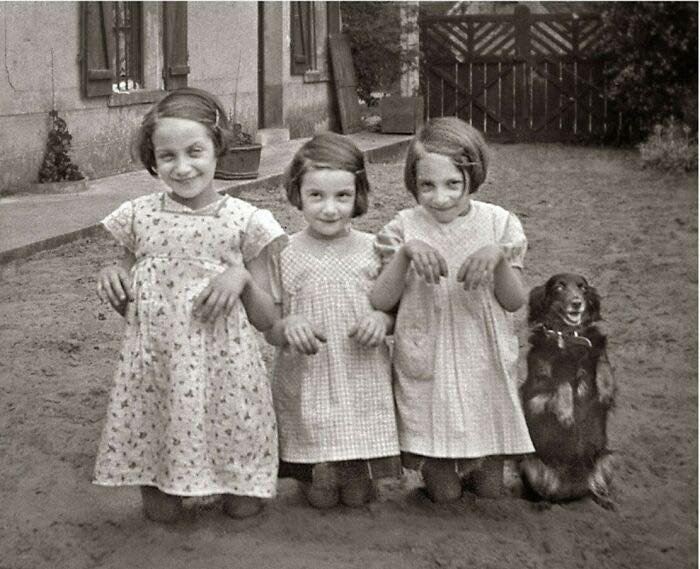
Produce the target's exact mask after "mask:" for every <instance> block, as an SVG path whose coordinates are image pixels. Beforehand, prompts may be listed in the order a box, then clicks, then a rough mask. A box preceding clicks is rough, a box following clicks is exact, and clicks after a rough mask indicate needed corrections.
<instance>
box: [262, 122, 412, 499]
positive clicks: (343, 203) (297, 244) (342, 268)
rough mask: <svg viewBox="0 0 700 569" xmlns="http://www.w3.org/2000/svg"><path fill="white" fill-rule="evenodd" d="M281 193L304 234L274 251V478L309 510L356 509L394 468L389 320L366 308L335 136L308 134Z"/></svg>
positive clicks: (357, 210) (363, 243) (347, 163)
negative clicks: (290, 486) (286, 479)
mask: <svg viewBox="0 0 700 569" xmlns="http://www.w3.org/2000/svg"><path fill="white" fill-rule="evenodd" d="M285 188H286V191H287V197H288V198H289V201H290V203H291V204H292V205H294V206H296V207H297V208H299V209H300V210H301V211H302V213H303V215H304V219H305V220H306V222H307V226H306V228H305V229H304V230H302V231H300V232H299V233H296V234H295V235H293V236H291V237H290V241H289V245H288V246H287V247H286V248H285V249H284V250H282V251H281V253H280V255H279V258H278V260H277V261H278V262H277V278H276V279H275V282H274V283H273V287H272V290H273V296H274V297H275V300H276V301H277V302H278V303H279V304H280V308H281V316H282V318H281V319H280V320H279V321H278V322H277V323H276V324H275V325H274V327H273V328H272V329H271V331H270V332H269V333H268V334H267V338H268V340H269V341H270V342H271V343H272V344H275V345H277V346H279V347H280V348H279V350H278V354H277V359H276V363H275V370H274V377H273V399H274V402H275V411H276V413H277V421H278V424H279V433H280V458H281V464H280V476H284V475H289V476H293V477H295V478H297V479H299V480H300V481H301V482H302V490H303V492H304V494H305V495H306V498H307V499H308V501H309V503H310V504H312V505H313V506H315V507H318V508H327V507H332V506H335V505H336V504H338V502H339V501H340V502H342V503H344V504H346V505H348V506H361V505H362V504H364V503H366V502H367V501H368V500H369V499H370V498H371V497H372V495H373V493H374V485H373V482H372V481H373V480H374V479H378V478H380V477H383V476H389V475H392V476H394V475H399V474H400V472H401V470H400V459H399V447H398V439H397V433H396V420H395V416H394V401H393V396H392V390H391V367H390V360H389V353H388V349H387V345H386V344H385V342H384V337H385V334H386V333H387V331H389V330H390V329H391V327H392V325H393V318H392V317H390V316H389V315H387V314H385V313H383V312H380V311H377V310H373V309H372V307H371V306H370V303H369V300H368V293H369V290H370V288H371V287H372V283H373V281H374V279H375V278H376V277H377V275H378V274H379V269H380V259H379V256H378V255H377V253H376V252H375V251H374V247H373V242H374V237H373V236H372V235H370V234H368V233H363V232H360V231H357V230H355V229H353V227H352V223H351V219H352V218H353V217H356V216H358V215H361V214H363V213H364V212H365V211H366V210H367V201H368V197H367V194H368V191H369V184H368V182H367V175H366V173H365V166H364V158H363V156H362V153H361V152H360V151H359V150H358V149H357V147H355V145H354V144H353V143H352V142H351V141H349V140H348V139H346V138H345V137H343V136H341V135H338V134H333V133H325V134H320V135H317V136H315V137H314V138H313V139H311V140H310V141H309V142H307V143H306V144H305V145H304V146H303V147H302V148H301V149H300V150H299V151H298V152H297V154H296V155H295V157H294V159H293V160H292V163H291V164H290V166H289V168H288V170H287V173H286V183H285Z"/></svg>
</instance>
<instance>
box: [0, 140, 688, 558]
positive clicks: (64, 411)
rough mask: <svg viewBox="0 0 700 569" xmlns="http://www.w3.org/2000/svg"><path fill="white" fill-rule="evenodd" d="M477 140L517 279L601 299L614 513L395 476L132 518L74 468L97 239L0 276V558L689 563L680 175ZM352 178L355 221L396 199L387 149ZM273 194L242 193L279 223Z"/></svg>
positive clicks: (89, 459)
mask: <svg viewBox="0 0 700 569" xmlns="http://www.w3.org/2000/svg"><path fill="white" fill-rule="evenodd" d="M492 150H493V162H492V170H491V173H490V176H489V182H488V184H487V185H486V186H484V187H483V189H482V190H480V192H479V194H477V197H478V198H479V199H483V200H487V201H493V202H495V203H498V204H501V205H503V206H504V207H506V208H509V209H511V210H512V211H514V212H516V213H517V214H518V215H519V217H520V219H521V220H522V221H523V224H524V227H525V231H526V233H527V235H528V237H529V241H530V250H529V253H528V256H527V266H526V278H527V282H528V285H530V286H534V285H536V284H539V283H541V282H543V281H544V280H545V279H546V278H547V277H548V276H549V275H550V274H552V273H554V272H560V271H577V272H581V273H583V274H584V275H585V276H587V277H588V279H589V281H590V282H591V284H593V285H595V286H597V287H598V289H599V290H600V291H601V292H602V294H603V309H604V315H605V317H606V319H607V326H608V329H609V331H610V342H611V353H610V356H611V360H612V362H613V365H614V367H615V370H616V375H617V378H618V381H619V384H620V392H619V400H618V406H617V409H616V411H615V413H614V415H613V417H612V420H611V426H610V432H609V436H610V441H611V446H612V447H613V448H614V449H616V451H617V456H618V467H617V472H616V494H615V500H616V503H617V509H616V510H615V511H608V510H604V509H602V508H600V507H599V506H598V505H596V504H595V503H593V502H591V501H588V500H586V501H580V502H575V503H570V504H566V505H547V504H534V503H530V502H527V501H525V500H522V499H519V498H515V497H507V498H503V499H499V500H494V499H477V498H476V497H474V496H473V495H465V496H464V497H463V498H462V499H461V500H460V501H459V502H458V503H456V504H452V505H449V506H437V505H434V504H432V503H431V502H430V501H429V500H428V499H427V498H426V497H425V496H424V494H423V493H422V492H421V490H420V486H421V482H420V479H418V478H417V477H416V476H406V477H405V478H404V479H403V480H401V481H397V482H391V483H383V484H382V486H381V494H380V498H379V500H378V501H377V502H375V503H373V504H372V505H370V506H368V507H366V508H364V509H359V510H350V509H346V508H338V509H336V510H333V511H329V512H318V511H314V510H312V509H311V508H309V507H308V506H307V505H306V504H305V503H304V501H303V500H302V498H301V497H300V495H299V493H298V491H297V489H296V487H295V485H294V483H293V482H291V481H284V482H282V483H281V484H280V492H279V497H278V498H277V499H275V500H273V501H271V502H270V503H269V504H268V505H267V507H266V509H265V511H264V512H263V514H262V515H260V516H259V517H257V518H255V519H251V520H245V521H234V520H231V519H228V518H226V517H225V516H224V515H223V514H222V513H221V511H220V509H219V508H218V507H217V504H216V503H214V504H209V505H202V504H198V503H191V504H190V506H191V509H190V517H189V518H188V519H187V520H185V521H183V522H182V523H179V524H177V525H175V526H173V527H167V526H161V525H157V524H154V523H150V522H148V521H146V520H145V519H144V517H143V515H142V512H141V509H140V499H139V495H138V492H137V491H136V490H135V489H133V488H124V489H106V488H99V487H95V486H93V485H91V483H90V479H91V473H92V467H93V460H94V455H95V451H96V446H97V440H98V437H99V434H100V429H101V426H102V418H103V413H104V411H105V405H106V399H107V393H108V389H109V385H110V382H111V376H112V371H113V368H114V364H115V358H116V355H117V350H118V347H119V343H120V339H121V323H120V319H119V317H118V316H117V315H116V314H114V313H112V312H110V310H109V309H108V308H107V307H106V306H103V305H101V304H100V303H99V301H98V300H97V298H96V295H95V294H94V276H95V274H96V272H97V270H98V269H99V267H100V266H102V265H103V264H104V263H110V262H112V261H113V260H114V259H116V257H117V255H118V252H119V251H118V249H117V247H116V246H114V245H113V244H112V243H111V241H109V240H108V239H107V238H104V239H103V238H99V239H92V240H83V241H79V242H76V243H73V244H70V245H67V246H64V247H62V248H60V249H56V250H53V251H47V252H44V253H41V254H38V255H35V256H34V257H32V258H30V259H27V260H25V261H22V262H18V263H15V264H14V265H12V266H8V267H5V268H4V269H3V271H2V279H1V281H0V285H1V286H0V329H1V331H2V332H1V334H2V335H1V340H2V341H1V342H0V354H1V355H0V391H1V394H2V395H1V398H0V405H1V412H0V433H2V434H1V435H0V464H1V466H0V504H1V506H2V507H1V508H0V568H4V569H9V568H13V569H15V568H31V569H44V568H46V569H49V568H50V569H55V568H64V567H66V568H71V569H72V568H75V569H82V568H88V567H110V568H132V567H133V568H137V567H138V568H155V569H166V568H167V569H177V568H204V567H207V568H224V567H226V568H229V567H230V568H234V567H235V568H238V567H240V568H248V567H255V568H282V569H296V568H314V569H316V568H321V569H323V568H327V569H345V568H363V569H391V568H397V569H398V568H401V569H413V568H416V569H418V568H453V569H457V568H471V567H478V568H493V569H508V568H517V569H523V568H545V567H547V568H550V567H556V568H563V569H570V568H574V567H595V568H618V567H619V568H623V567H629V568H634V569H639V568H666V567H668V568H674V569H677V568H683V567H696V566H697V519H698V509H697V504H698V502H697V500H698V491H697V490H698V478H697V457H698V447H697V425H698V416H697V410H698V400H697V362H698V341H697V340H698V339H697V331H698V324H697V315H698V305H697V299H698V290H697V258H698V257H697V254H698V250H697V220H698V210H697V197H698V193H697V176H696V175H695V176H690V177H688V176H670V175H662V174H659V173H654V172H650V171H643V170H640V168H639V166H638V163H637V160H636V158H635V154H634V153H633V152H631V151H622V150H610V149H596V148H577V147H567V146H559V145H527V146H525V145H512V146H494V147H493V149H492ZM370 179H371V180H372V181H373V183H374V194H373V197H372V199H371V200H370V203H371V208H370V210H371V211H370V213H369V214H368V215H366V216H365V217H364V218H361V219H360V220H359V222H358V223H357V226H358V227H359V228H361V229H368V230H376V229H378V228H379V227H380V226H381V225H382V224H383V223H385V222H386V221H387V220H389V219H390V218H391V216H392V215H393V214H394V212H395V211H397V210H398V209H400V208H403V207H407V206H410V205H412V198H410V196H409V195H408V194H407V193H406V192H405V191H404V190H403V187H402V184H401V164H375V165H372V166H371V167H370ZM281 196H282V195H281V193H280V192H279V191H277V192H272V191H271V192H269V193H262V194H256V195H243V196H242V197H243V198H244V199H248V200H250V201H252V202H254V203H256V204H257V205H261V206H263V207H268V208H269V209H271V210H272V211H273V213H274V214H275V215H276V216H277V218H278V219H279V220H280V221H281V222H282V223H283V225H285V226H286V227H287V228H288V229H289V231H296V230H298V229H299V228H300V226H301V224H300V217H299V215H298V214H296V213H295V212H291V211H290V210H289V208H288V206H287V204H286V202H285V201H284V200H283V199H282V197H281ZM520 316H521V320H522V316H524V314H521V315H520ZM520 329H521V337H522V338H523V339H524V338H525V336H526V330H525V327H524V325H521V327H520ZM522 348H523V349H522V354H523V355H524V351H525V344H524V342H523V343H522ZM266 353H267V355H268V356H269V353H270V352H269V350H268V351H267V352H266Z"/></svg>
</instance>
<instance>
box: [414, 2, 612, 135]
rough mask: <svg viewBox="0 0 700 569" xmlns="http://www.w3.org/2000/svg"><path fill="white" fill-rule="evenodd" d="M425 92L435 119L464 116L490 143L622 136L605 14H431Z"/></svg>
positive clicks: (424, 21) (424, 45) (424, 24)
mask: <svg viewBox="0 0 700 569" xmlns="http://www.w3.org/2000/svg"><path fill="white" fill-rule="evenodd" d="M419 25H420V41H421V49H422V50H423V54H424V57H423V69H422V87H423V95H424V97H425V99H426V109H427V115H428V117H435V116H458V117H460V118H462V119H464V120H466V121H467V122H469V123H471V124H472V125H473V126H475V127H476V128H478V129H479V130H481V131H482V132H483V133H484V134H485V135H486V137H487V138H488V139H490V140H501V141H581V140H596V139H601V138H610V137H614V135H615V133H616V132H618V130H619V129H620V127H621V115H620V114H619V113H617V112H615V111H614V109H613V108H612V106H611V105H610V103H609V101H608V98H607V97H606V89H605V80H604V77H603V62H602V61H601V60H600V58H597V57H596V56H595V52H596V47H597V46H598V45H599V42H600V41H602V37H601V34H600V20H599V18H598V17H597V16H574V15H569V14H546V15H541V14H536V15H535V14H531V13H530V11H529V9H528V8H527V7H526V6H517V7H516V8H515V12H514V14H513V15H472V16H461V15H460V16H423V17H421V19H420V23H419Z"/></svg>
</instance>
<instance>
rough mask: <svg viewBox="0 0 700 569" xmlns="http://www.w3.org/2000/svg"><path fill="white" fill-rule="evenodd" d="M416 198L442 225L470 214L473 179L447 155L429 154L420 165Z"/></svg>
mask: <svg viewBox="0 0 700 569" xmlns="http://www.w3.org/2000/svg"><path fill="white" fill-rule="evenodd" d="M416 198H417V199H418V203H419V204H420V205H421V206H423V208H425V210H426V211H427V212H428V213H429V214H430V215H431V216H432V217H433V219H435V221H437V222H438V223H450V222H451V221H453V220H455V219H456V218H457V217H458V216H459V215H462V214H463V213H464V212H466V211H468V209H469V206H470V200H469V178H468V177H467V176H464V175H463V174H462V172H461V170H460V169H459V168H457V166H455V164H454V162H452V160H451V159H450V158H449V157H448V156H445V155H444V154H437V153H435V152H428V153H427V154H425V155H424V156H422V157H421V158H420V159H419V160H418V162H417V163H416Z"/></svg>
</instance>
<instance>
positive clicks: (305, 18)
mask: <svg viewBox="0 0 700 569" xmlns="http://www.w3.org/2000/svg"><path fill="white" fill-rule="evenodd" d="M290 4H291V28H292V29H291V32H292V34H291V35H292V50H291V51H292V53H291V59H292V69H291V73H292V75H303V74H304V73H305V72H306V70H307V69H309V64H310V59H309V55H310V50H311V46H310V41H309V34H310V28H311V2H290Z"/></svg>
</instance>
